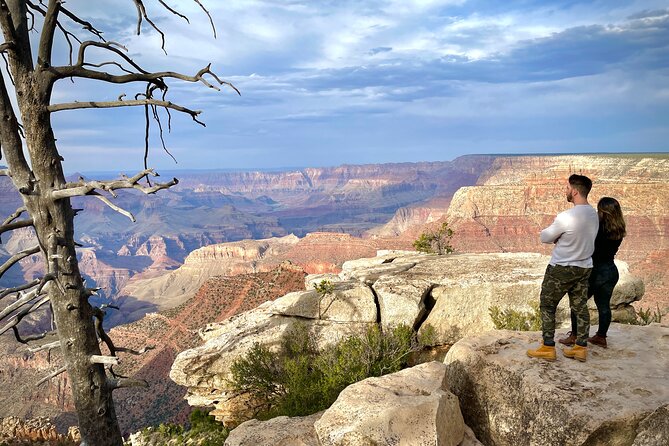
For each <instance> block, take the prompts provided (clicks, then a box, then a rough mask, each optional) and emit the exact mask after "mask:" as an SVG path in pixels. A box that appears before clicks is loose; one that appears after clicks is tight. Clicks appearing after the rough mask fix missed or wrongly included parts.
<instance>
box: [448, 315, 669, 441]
mask: <svg viewBox="0 0 669 446" xmlns="http://www.w3.org/2000/svg"><path fill="white" fill-rule="evenodd" d="M539 340H540V333H538V332H511V331H492V332H488V333H484V334H481V335H479V336H476V337H470V338H465V339H462V340H461V341H459V342H458V343H456V344H455V345H453V347H452V348H451V349H450V351H449V352H448V354H447V355H446V359H445V361H444V362H445V364H446V366H447V374H446V376H447V380H446V382H447V384H448V388H449V390H451V392H453V393H454V394H455V395H457V396H458V398H459V399H460V406H461V408H462V413H463V416H464V418H465V422H466V423H467V425H469V426H471V427H472V429H473V430H474V432H475V433H476V436H477V437H478V438H479V439H480V440H481V442H483V443H484V444H486V445H488V446H507V445H508V446H535V445H536V446H538V445H549V444H550V445H552V444H556V445H557V444H560V445H574V446H576V445H582V446H594V445H602V446H603V445H621V446H622V445H634V446H642V445H643V446H647V445H651V444H652V445H658V446H659V445H667V444H669V421H668V419H667V417H666V414H667V405H668V404H669V328H667V327H663V326H661V325H660V324H652V325H650V326H646V327H640V326H632V325H622V324H612V326H611V329H610V330H609V337H608V341H609V348H608V349H602V348H599V347H595V346H591V347H589V348H588V360H587V362H584V363H581V362H578V361H574V360H571V359H568V358H565V357H564V356H563V355H562V354H561V352H558V358H557V361H555V362H546V361H542V360H537V359H532V358H529V357H527V355H526V350H527V349H528V348H531V347H535V346H537V345H538V343H539Z"/></svg>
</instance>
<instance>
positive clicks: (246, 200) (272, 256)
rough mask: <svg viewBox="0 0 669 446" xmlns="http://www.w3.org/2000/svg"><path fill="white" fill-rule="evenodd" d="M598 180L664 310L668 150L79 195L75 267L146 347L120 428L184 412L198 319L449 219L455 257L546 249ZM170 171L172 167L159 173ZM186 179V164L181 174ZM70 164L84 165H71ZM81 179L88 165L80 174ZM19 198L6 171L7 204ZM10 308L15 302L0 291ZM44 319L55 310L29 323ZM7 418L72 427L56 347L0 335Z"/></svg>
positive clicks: (236, 178)
mask: <svg viewBox="0 0 669 446" xmlns="http://www.w3.org/2000/svg"><path fill="white" fill-rule="evenodd" d="M570 173H581V174H585V175H588V176H589V177H591V178H592V179H593V182H594V186H593V191H592V194H591V196H590V202H591V203H596V202H597V200H598V199H599V198H600V197H602V196H613V197H616V198H618V199H619V200H620V202H621V205H622V207H623V212H624V214H625V218H626V221H627V224H628V236H627V237H626V239H625V241H624V242H623V244H622V247H621V250H620V252H619V254H618V258H619V259H620V260H623V261H625V262H626V263H627V264H628V265H629V271H630V273H631V274H633V275H634V276H636V277H638V278H640V279H641V280H642V281H643V282H644V285H645V295H644V297H643V299H641V301H639V302H636V303H634V305H635V306H636V307H637V308H650V309H658V310H659V311H660V312H662V313H664V314H666V313H668V312H669V280H668V279H667V275H666V271H667V270H668V269H669V240H668V237H669V206H668V204H669V155H666V154H648V155H643V154H634V155H631V154H630V155H628V154H616V155H555V156H502V155H470V156H464V157H460V158H457V159H455V160H453V161H450V162H429V163H428V162H426V163H402V164H380V165H362V166H340V167H335V168H305V169H301V170H294V171H285V172H187V173H185V174H184V175H180V178H179V179H180V183H179V185H178V186H177V187H175V188H173V189H170V190H168V191H162V192H161V193H159V194H157V195H156V196H149V197H146V196H143V195H140V194H133V193H127V194H120V195H119V197H118V199H117V201H116V202H117V204H118V205H119V206H121V207H123V208H125V209H128V210H129V211H130V212H132V213H133V214H134V215H135V216H136V217H137V223H134V224H133V223H130V222H129V221H128V220H127V219H125V217H123V216H121V215H119V214H117V213H115V212H113V211H112V210H111V209H109V208H108V207H106V206H104V205H103V204H102V203H101V202H99V201H97V200H95V201H88V200H86V199H82V198H78V199H76V200H75V202H74V203H73V205H74V207H77V208H82V209H84V211H83V212H81V213H80V214H79V216H78V217H77V234H76V237H77V239H78V241H79V242H80V243H81V245H82V247H81V249H80V252H79V256H80V259H79V260H80V267H81V269H82V271H83V272H84V273H85V275H86V276H87V279H88V280H89V282H90V284H92V285H94V286H97V287H100V288H101V290H100V296H99V298H98V299H97V300H96V303H98V304H100V303H103V302H104V303H114V304H116V305H118V307H119V310H118V311H115V310H112V309H109V310H107V312H108V316H109V318H108V321H107V323H108V324H109V325H110V327H111V326H113V327H114V328H113V329H112V330H111V336H112V338H114V339H117V340H118V343H122V344H124V345H127V346H128V347H132V348H135V349H138V350H139V349H141V348H143V347H145V346H147V345H151V346H153V347H154V348H153V349H152V350H150V351H148V352H147V353H146V354H144V355H142V356H138V357H134V356H133V357H131V358H129V359H128V360H126V361H124V362H122V366H121V368H122V372H123V373H124V374H126V375H131V376H137V377H140V378H143V379H146V380H147V381H148V382H149V384H150V385H151V386H152V388H151V390H149V391H145V392H144V391H131V390H127V391H126V390H123V391H122V393H121V392H119V393H117V406H118V407H119V411H118V412H119V414H121V415H120V421H121V424H122V428H123V430H124V431H125V432H127V433H130V432H134V431H136V430H138V429H140V428H142V427H143V426H147V425H151V424H157V423H160V422H167V421H172V422H183V421H184V420H185V419H186V416H187V414H188V413H189V411H190V408H189V406H188V404H187V403H186V401H185V400H184V399H183V396H184V394H185V389H184V388H183V387H181V386H179V385H177V384H176V383H175V382H173V381H171V380H170V379H169V378H168V373H169V370H170V367H171V366H172V363H173V362H174V359H175V358H176V356H177V354H179V353H180V352H181V351H183V350H186V349H190V348H193V347H195V346H197V344H198V337H197V334H196V333H197V331H198V330H199V329H201V328H203V327H204V326H206V325H207V324H209V323H217V322H222V321H225V320H226V319H228V318H229V317H231V316H233V315H235V314H238V313H240V312H242V311H248V310H252V309H253V308H255V307H256V306H258V305H259V304H261V303H263V302H265V301H268V300H274V299H276V298H278V297H280V296H283V295H285V294H286V293H288V292H290V291H298V290H303V289H304V287H305V285H304V276H305V275H306V274H327V273H332V274H336V273H339V272H340V271H341V267H342V264H343V263H344V262H345V261H347V260H353V259H358V258H363V257H373V256H375V255H376V253H377V251H380V250H411V249H413V248H412V242H413V240H415V239H416V238H417V237H418V235H420V234H421V233H422V232H423V231H425V230H426V229H429V228H431V227H435V226H436V225H440V224H441V223H442V222H444V221H446V222H448V224H449V226H450V227H451V228H452V229H453V230H454V231H455V235H454V237H453V245H454V247H455V249H456V252H457V253H462V254H466V253H472V254H475V253H537V254H548V253H549V252H550V246H545V245H541V244H540V243H539V241H538V232H539V231H540V229H541V228H543V227H545V226H547V225H549V224H550V222H551V221H552V218H553V217H554V216H555V214H557V213H558V212H560V211H562V210H565V209H567V208H568V206H569V203H567V202H566V200H565V199H564V197H563V195H564V194H563V189H564V184H565V181H566V178H567V177H568V176H569V174H570ZM165 174H169V172H166V173H163V175H165ZM175 175H176V174H175ZM75 176H78V174H77V175H75ZM84 176H85V175H84ZM18 204H19V202H18V197H17V196H16V195H15V192H14V191H13V189H12V188H11V185H9V184H8V180H7V179H6V178H1V177H0V212H1V213H2V214H3V215H7V214H10V213H11V212H13V211H14V210H15V209H16V208H17V207H18ZM2 237H3V239H2V242H3V243H2V245H0V261H3V259H6V258H7V257H8V256H9V255H10V254H11V253H13V252H16V251H17V250H20V249H21V248H23V247H25V246H27V244H28V242H29V240H30V238H31V237H32V235H31V233H30V232H29V231H28V230H18V231H14V232H13V233H11V234H5V235H3V236H2ZM41 268H42V265H41V263H40V260H39V259H38V258H37V257H31V258H27V259H25V260H23V261H22V262H21V271H20V272H14V273H13V275H11V276H5V277H3V279H2V280H3V284H2V287H3V288H8V287H10V286H13V285H15V284H17V283H20V282H22V281H24V280H30V279H31V278H32V277H33V275H34V274H36V272H37V271H39V270H40V269H41ZM0 303H1V304H2V305H6V303H5V302H1V301H0ZM26 323H27V324H31V325H32V328H33V329H34V330H42V329H45V328H47V329H48V328H49V325H50V321H49V318H48V317H46V315H41V317H36V318H33V319H32V320H30V321H26ZM0 351H2V355H3V358H6V359H5V360H4V361H2V363H0V383H1V384H2V386H3V388H11V389H12V392H10V393H3V396H2V399H0V402H1V403H2V405H1V406H0V407H1V409H0V417H6V416H9V415H18V416H21V417H25V418H30V417H35V416H50V417H51V419H52V420H54V423H55V424H56V425H57V426H58V427H59V428H60V429H62V430H66V428H67V426H70V425H72V424H75V423H76V421H75V420H76V416H75V415H74V408H73V406H72V402H71V399H70V397H69V382H68V379H67V375H60V376H59V377H57V378H54V379H52V380H50V381H49V382H47V383H45V384H42V385H41V386H39V387H35V386H34V383H35V382H37V381H38V380H39V379H40V378H41V377H43V376H45V375H47V374H48V373H49V372H50V371H51V370H53V369H54V368H55V367H56V366H57V364H58V360H59V357H58V353H57V352H55V351H54V352H50V354H49V353H47V352H44V351H42V352H35V353H31V352H29V351H27V350H26V349H25V347H23V346H18V345H17V344H15V343H14V342H13V338H12V337H9V336H7V335H4V336H2V337H0Z"/></svg>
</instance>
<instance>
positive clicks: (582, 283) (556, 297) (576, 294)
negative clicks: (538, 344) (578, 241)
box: [539, 265, 592, 345]
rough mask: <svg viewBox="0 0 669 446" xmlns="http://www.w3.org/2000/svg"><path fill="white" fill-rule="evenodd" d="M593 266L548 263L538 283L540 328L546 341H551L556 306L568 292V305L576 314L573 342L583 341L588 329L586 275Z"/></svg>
mask: <svg viewBox="0 0 669 446" xmlns="http://www.w3.org/2000/svg"><path fill="white" fill-rule="evenodd" d="M591 271H592V268H581V267H578V266H562V265H548V267H547V268H546V274H545V275H544V281H543V283H542V284H541V300H540V304H539V308H540V310H541V331H542V335H543V338H544V344H545V345H554V342H555V341H554V340H553V338H554V337H555V310H556V309H557V306H558V304H559V303H560V300H562V297H563V296H564V295H565V293H566V294H568V295H569V306H570V307H571V310H572V311H573V312H574V313H575V314H576V333H575V335H576V343H577V344H579V345H586V344H587V339H588V336H589V334H588V333H589V331H590V313H588V304H587V303H588V279H589V278H590V272H591Z"/></svg>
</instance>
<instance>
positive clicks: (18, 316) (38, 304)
mask: <svg viewBox="0 0 669 446" xmlns="http://www.w3.org/2000/svg"><path fill="white" fill-rule="evenodd" d="M47 302H49V296H46V297H43V298H42V299H40V300H38V301H37V302H35V303H34V304H32V305H31V306H30V307H29V308H23V309H22V310H21V311H19V312H18V313H16V314H15V315H14V318H13V319H12V320H11V321H9V322H8V323H7V324H6V325H5V326H4V327H2V328H0V335H2V334H4V333H5V332H6V331H7V330H9V329H10V328H11V329H12V330H14V335H15V336H16V340H17V341H19V342H20V343H22V344H25V343H26V342H28V341H33V340H36V339H41V338H43V337H45V336H46V332H44V333H41V334H38V335H35V336H31V337H29V338H21V337H20V336H19V331H18V329H17V327H16V326H17V325H18V324H19V322H21V320H22V319H23V318H24V317H26V316H27V315H29V314H30V313H33V312H35V311H37V310H38V309H39V308H40V307H41V306H42V305H44V304H45V303H47Z"/></svg>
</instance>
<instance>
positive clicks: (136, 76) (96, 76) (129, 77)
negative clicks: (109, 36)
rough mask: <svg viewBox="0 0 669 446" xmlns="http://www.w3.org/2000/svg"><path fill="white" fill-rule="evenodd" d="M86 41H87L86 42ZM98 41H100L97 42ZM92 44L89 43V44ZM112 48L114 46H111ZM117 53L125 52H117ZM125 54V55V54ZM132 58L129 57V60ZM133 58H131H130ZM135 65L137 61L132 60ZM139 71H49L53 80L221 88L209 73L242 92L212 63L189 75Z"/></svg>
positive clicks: (74, 68)
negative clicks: (174, 82)
mask: <svg viewBox="0 0 669 446" xmlns="http://www.w3.org/2000/svg"><path fill="white" fill-rule="evenodd" d="M84 43H86V42H84ZM96 43H98V42H96ZM90 45H92V44H89V46H90ZM109 48H110V49H111V48H113V47H109ZM117 54H123V53H120V52H117ZM123 56H125V55H123ZM128 59H130V58H127V59H126V60H128ZM130 60H131V59H130ZM132 64H133V67H135V65H136V64H135V63H134V62H132ZM135 68H136V69H137V70H138V71H140V72H139V73H132V74H130V73H129V74H110V73H107V72H104V71H96V70H89V69H87V68H85V67H84V66H81V65H67V66H61V67H51V68H49V70H48V72H49V73H51V74H52V76H53V80H54V81H55V80H59V79H64V78H67V77H82V78H86V79H93V80H101V81H105V82H110V83H113V84H127V83H130V82H150V83H152V84H155V85H158V86H159V87H163V86H164V85H165V83H164V79H179V80H182V81H185V82H201V83H203V84H204V85H206V86H207V87H209V88H213V89H214V90H220V89H219V88H218V87H217V86H215V85H213V84H211V83H210V82H208V81H207V80H206V79H205V78H204V77H203V76H204V75H205V74H209V75H210V76H211V77H213V78H214V79H215V80H216V82H217V83H218V84H219V85H226V86H228V87H230V88H232V89H233V90H234V91H235V92H236V93H237V94H238V95H241V92H240V91H239V90H238V89H237V87H235V86H234V85H233V84H232V83H230V82H227V81H223V80H221V79H220V78H219V77H218V76H217V75H216V74H215V73H214V72H213V71H211V64H209V65H207V66H206V67H204V68H202V69H201V70H200V71H198V72H197V73H196V74H195V75H194V76H189V75H186V74H182V73H177V72H174V71H160V72H155V73H150V72H146V71H145V70H144V69H141V68H138V67H135Z"/></svg>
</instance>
